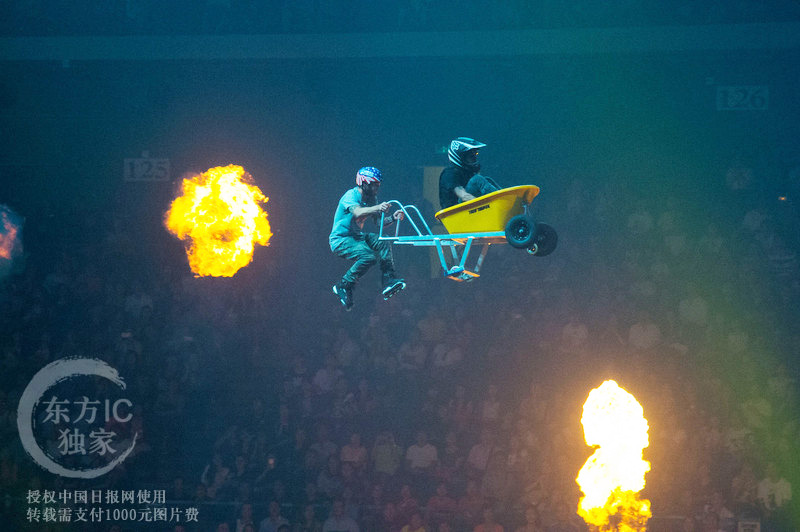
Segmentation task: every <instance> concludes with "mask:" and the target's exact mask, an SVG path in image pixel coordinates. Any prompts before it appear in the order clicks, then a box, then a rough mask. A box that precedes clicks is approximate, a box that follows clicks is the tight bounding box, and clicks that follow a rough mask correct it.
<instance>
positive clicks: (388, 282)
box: [382, 275, 406, 299]
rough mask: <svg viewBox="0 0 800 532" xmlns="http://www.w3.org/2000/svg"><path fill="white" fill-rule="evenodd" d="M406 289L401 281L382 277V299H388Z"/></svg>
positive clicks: (385, 276) (390, 276) (386, 276)
mask: <svg viewBox="0 0 800 532" xmlns="http://www.w3.org/2000/svg"><path fill="white" fill-rule="evenodd" d="M405 287H406V282H405V281H404V280H403V279H397V278H395V277H394V276H392V275H384V276H383V292H382V293H383V299H389V298H390V297H392V296H393V295H395V294H396V293H397V292H399V291H400V290H402V289H403V288H405Z"/></svg>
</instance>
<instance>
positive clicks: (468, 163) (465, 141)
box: [447, 137, 486, 174]
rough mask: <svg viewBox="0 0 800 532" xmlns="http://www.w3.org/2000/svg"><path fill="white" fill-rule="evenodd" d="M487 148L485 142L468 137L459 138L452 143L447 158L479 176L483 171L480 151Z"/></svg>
mask: <svg viewBox="0 0 800 532" xmlns="http://www.w3.org/2000/svg"><path fill="white" fill-rule="evenodd" d="M484 146H486V144H484V143H483V142H478V141H477V140H475V139H471V138H468V137H458V138H457V139H455V140H453V141H452V142H450V147H449V148H448V149H447V158H448V159H450V162H451V163H453V164H454V165H456V166H458V167H459V168H463V169H464V170H469V171H470V172H472V173H473V174H477V173H478V172H480V170H481V165H480V164H479V163H478V150H479V149H480V148H483V147H484Z"/></svg>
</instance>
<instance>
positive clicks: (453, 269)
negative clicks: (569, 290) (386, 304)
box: [378, 200, 507, 281]
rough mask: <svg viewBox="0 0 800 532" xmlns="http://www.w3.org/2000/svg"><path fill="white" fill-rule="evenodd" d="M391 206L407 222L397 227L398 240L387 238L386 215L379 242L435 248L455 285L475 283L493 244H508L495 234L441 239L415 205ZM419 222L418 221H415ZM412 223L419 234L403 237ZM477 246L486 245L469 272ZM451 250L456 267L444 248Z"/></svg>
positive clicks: (395, 236)
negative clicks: (469, 260) (402, 228)
mask: <svg viewBox="0 0 800 532" xmlns="http://www.w3.org/2000/svg"><path fill="white" fill-rule="evenodd" d="M388 203H390V204H392V205H396V206H397V208H398V210H400V211H402V212H403V220H400V221H398V222H397V223H396V224H395V231H394V236H387V235H384V234H383V228H384V225H383V223H384V219H385V217H386V213H381V219H380V223H379V226H380V229H379V232H378V239H379V240H384V241H386V242H389V243H391V244H405V245H411V246H434V247H436V251H437V253H438V255H439V262H440V264H441V266H442V270H443V271H444V275H445V277H448V278H450V279H453V280H454V281H471V280H473V279H475V278H477V277H479V276H480V269H481V266H482V265H483V260H484V259H485V258H486V253H487V252H488V251H489V246H490V245H492V244H505V243H506V242H507V240H506V235H505V232H504V231H491V232H485V233H456V234H443V235H437V234H434V233H433V231H431V228H430V226H429V225H428V223H427V222H426V221H425V218H423V217H422V213H421V212H420V211H419V209H418V208H417V207H416V206H414V205H403V204H402V203H400V202H399V201H397V200H390V201H389V202H388ZM415 218H416V220H415ZM406 220H407V221H408V223H409V225H410V226H411V228H412V229H413V232H414V233H416V234H411V235H401V234H400V225H401V224H402V222H403V221H406ZM473 244H479V245H481V244H482V245H483V247H482V248H481V252H480V255H479V256H478V259H477V261H476V262H475V266H474V267H473V268H472V270H467V267H466V265H467V257H468V256H469V253H470V250H471V249H472V245H473ZM445 247H448V248H450V253H451V255H452V260H453V266H449V265H448V261H447V259H446V257H445V253H444V248H445Z"/></svg>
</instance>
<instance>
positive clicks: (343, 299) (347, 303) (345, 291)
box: [333, 283, 353, 310]
mask: <svg viewBox="0 0 800 532" xmlns="http://www.w3.org/2000/svg"><path fill="white" fill-rule="evenodd" d="M333 293H334V294H336V295H337V296H339V302H340V303H341V304H342V306H343V307H344V309H345V310H350V309H351V308H353V289H352V288H351V287H349V286H345V285H344V284H342V283H337V284H335V285H333Z"/></svg>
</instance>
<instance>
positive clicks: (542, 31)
mask: <svg viewBox="0 0 800 532" xmlns="http://www.w3.org/2000/svg"><path fill="white" fill-rule="evenodd" d="M0 34H1V37H0V127H2V132H3V135H2V139H3V141H2V143H0V204H2V209H0V210H1V211H2V214H3V218H2V219H3V227H2V228H0V232H2V235H0V244H2V246H0V262H1V264H0V275H2V280H0V283H1V290H0V313H1V316H2V317H1V318H0V330H1V331H2V334H1V335H0V423H1V425H0V497H2V500H0V514H2V515H0V520H1V521H2V525H0V528H2V529H3V530H8V531H17V530H20V531H22V530H35V531H39V530H42V531H61V530H64V531H73V530H75V531H83V530H89V531H128V530H131V531H134V530H147V531H150V530H158V531H175V532H179V531H186V532H200V531H210V532H214V531H217V532H224V531H226V530H230V531H237V532H243V531H248V530H253V531H259V532H272V531H277V530H281V531H284V530H292V531H305V530H311V531H319V530H325V531H341V530H350V531H352V530H356V528H354V527H353V525H357V527H358V528H357V529H358V530H361V531H362V532H363V531H367V532H370V531H374V532H397V531H404V532H407V531H413V532H419V531H421V530H424V531H429V532H436V531H448V530H450V531H489V530H491V531H499V530H502V531H508V532H514V531H548V532H555V531H567V530H569V531H572V530H589V529H590V526H589V525H587V524H586V523H585V522H584V521H583V519H581V517H580V516H579V515H578V514H577V505H578V501H579V499H580V498H581V496H582V493H581V490H580V488H579V486H578V485H577V484H576V482H575V478H576V476H577V474H578V471H579V470H580V469H581V466H582V464H583V463H584V462H585V461H586V459H587V457H589V455H591V454H592V448H591V447H589V446H587V445H586V443H585V441H584V435H583V429H582V426H581V409H582V405H583V404H584V401H585V400H586V397H587V395H588V394H589V392H590V391H591V390H592V389H594V388H596V387H598V386H599V385H600V384H601V383H603V381H606V380H609V379H613V380H615V381H616V382H617V383H618V384H619V385H620V386H621V387H623V388H624V389H625V390H627V391H628V392H629V393H630V394H632V395H633V396H635V397H636V399H637V400H638V402H639V403H640V404H641V406H642V409H643V411H644V416H645V417H646V419H647V424H648V425H649V446H648V447H647V448H645V449H644V458H645V459H646V460H647V461H649V462H650V471H649V472H648V473H647V475H646V486H645V488H644V489H643V490H642V491H641V493H640V496H641V497H642V498H645V499H647V500H649V501H650V505H651V510H652V517H651V518H650V519H649V520H648V521H647V529H649V530H653V531H673V530H674V531H679V530H680V531H690V530H709V531H710V530H714V531H717V530H725V531H728V532H731V531H748V532H755V531H757V530H770V531H784V530H785V531H790V530H798V526H800V512H799V511H798V507H800V504H798V501H800V493H798V489H800V458H798V456H800V446H799V444H798V442H800V406H799V404H798V392H800V388H798V376H799V375H798V371H800V360H799V359H798V356H799V355H800V352H799V350H800V347H798V346H800V330H798V318H800V312H798V309H800V268H799V263H798V248H799V245H800V233H799V232H798V230H799V229H800V220H798V198H799V197H800V142H798V139H800V97H799V94H800V92H799V89H800V4H798V2H796V1H794V0H775V1H772V2H759V1H755V0H730V1H727V0H726V1H699V2H698V1H689V0H663V1H656V0H640V1H636V0H618V1H608V2H595V1H590V0H573V1H570V2H560V1H553V0H539V1H509V2H490V1H486V0H475V1H466V2H461V3H459V2H446V1H444V0H419V1H416V0H400V1H397V2H388V1H383V0H380V1H374V2H364V1H358V2H355V1H343V0H336V1H325V0H316V1H315V0H302V1H301V0H296V1H277V0H275V1H253V0H251V1H246V0H208V1H205V2H202V1H198V2H192V1H188V0H170V1H165V2H157V1H153V0H127V1H108V2H91V1H86V0H79V1H73V2H57V1H28V2H23V1H10V2H2V3H1V4H0ZM459 136H467V137H472V138H475V139H479V140H480V141H482V142H485V143H486V144H487V146H486V147H485V148H483V149H482V150H481V155H480V157H481V163H482V166H483V170H482V173H483V174H485V175H488V176H491V177H493V178H494V179H496V180H497V181H499V182H500V183H501V184H502V185H503V186H512V185H519V184H535V185H538V186H539V187H541V192H540V194H539V196H538V197H537V198H536V200H535V201H534V207H535V213H536V217H537V219H541V220H544V221H547V223H549V224H551V225H552V226H553V227H555V228H556V230H557V231H558V235H559V245H558V249H556V251H555V252H553V253H552V254H551V255H549V256H547V257H532V256H530V255H528V254H527V253H525V252H524V251H522V252H521V251H520V250H517V249H513V248H512V247H511V246H503V245H500V246H492V247H491V250H490V251H489V253H488V255H487V257H486V261H485V264H484V266H483V268H482V270H481V276H480V278H479V279H476V280H475V281H473V282H469V283H458V282H453V281H452V280H449V279H447V278H445V277H444V276H443V275H442V271H441V269H440V268H439V267H438V265H437V258H436V256H435V254H432V253H431V248H417V247H413V246H395V249H394V258H395V262H396V266H397V271H398V273H399V274H401V275H402V276H403V277H404V278H405V280H406V282H407V284H408V286H407V288H406V289H405V290H404V291H403V292H402V293H400V294H398V295H397V296H395V297H393V298H392V299H390V300H388V301H384V300H383V298H381V297H380V278H379V274H378V272H376V271H370V272H369V273H368V274H367V275H366V276H365V277H364V278H363V279H361V281H360V282H359V283H358V285H357V287H356V289H355V291H354V299H355V305H354V308H353V310H352V312H345V311H344V309H343V308H342V306H341V305H340V303H339V301H338V299H337V297H336V296H335V295H334V294H333V293H332V292H331V286H332V285H333V284H334V283H336V282H337V281H338V280H339V279H340V277H341V275H342V273H343V272H344V271H345V270H346V268H347V267H348V264H349V263H348V262H347V261H345V260H342V259H341V258H339V257H337V256H335V255H334V254H332V253H331V251H330V249H329V247H328V234H329V232H330V230H331V224H332V220H333V213H334V209H335V207H336V204H337V201H338V200H339V198H340V197H341V195H342V194H343V193H344V192H345V191H346V190H347V189H349V188H352V187H353V186H355V183H354V179H355V174H356V171H357V170H358V169H359V168H360V167H362V166H375V167H378V168H379V169H380V170H381V171H382V173H383V184H382V187H381V190H380V198H381V199H383V200H389V199H396V200H399V201H401V202H402V203H404V204H413V205H417V206H419V207H420V209H421V211H422V213H423V215H424V216H425V217H426V219H427V220H428V221H429V223H433V221H434V219H433V213H434V212H435V211H436V210H437V209H438V208H439V207H438V195H437V189H436V186H437V183H438V181H437V178H438V175H439V171H440V169H441V168H440V167H443V166H445V165H447V164H448V162H447V154H446V149H447V146H448V144H449V142H450V140H451V139H454V138H456V137H459ZM228 164H236V165H241V166H242V167H243V168H244V169H245V170H246V171H247V172H249V173H250V174H251V175H252V179H253V182H254V184H255V185H257V186H258V187H259V188H260V190H261V191H263V193H264V195H266V196H267V197H269V201H268V202H267V203H266V204H265V209H266V211H267V213H268V218H269V223H270V226H271V229H272V233H273V235H272V237H271V239H270V241H269V245H268V246H257V247H256V249H255V252H254V256H253V260H252V262H251V263H250V264H249V265H248V266H246V267H244V268H242V269H241V270H240V271H238V273H236V274H235V275H234V276H232V277H195V276H194V275H193V274H192V272H191V271H190V269H189V266H188V264H187V260H186V255H185V250H184V245H183V243H181V242H180V241H179V240H178V239H176V238H175V237H174V236H173V235H171V234H170V233H169V232H168V231H167V230H166V229H165V227H164V215H165V213H166V212H167V210H168V209H169V207H170V203H171V202H172V200H173V199H174V198H175V197H176V195H177V194H178V193H179V186H180V183H181V180H182V179H183V178H184V177H186V176H189V175H192V174H198V173H200V172H204V171H206V170H207V169H209V168H212V167H216V166H224V165H228ZM437 230H440V229H437ZM373 270H377V268H374V269H373ZM67 357H78V358H91V359H97V360H100V361H103V362H105V363H106V364H108V365H109V366H111V367H113V368H114V369H116V370H117V371H118V372H119V375H120V377H121V378H122V379H124V381H125V385H126V387H125V388H124V389H121V388H119V387H116V386H113V385H111V384H109V382H108V381H104V380H102V379H100V378H99V377H96V376H94V377H93V376H84V377H82V378H70V379H67V380H66V381H64V382H61V383H60V384H55V385H54V386H53V387H51V388H50V389H48V390H47V391H46V393H44V394H43V395H42V397H41V402H40V403H39V410H38V413H37V411H34V419H36V418H37V417H38V420H39V423H38V424H37V425H36V426H35V427H34V428H37V427H38V428H39V429H42V428H45V429H47V430H45V431H44V433H43V431H41V430H40V431H39V432H38V433H37V438H38V439H37V440H36V442H34V445H35V446H38V447H40V448H42V449H45V450H47V453H48V456H51V457H54V458H58V459H59V460H61V463H62V464H64V465H65V467H67V468H69V469H71V470H85V469H87V468H89V467H94V466H96V465H97V464H98V463H100V462H102V461H104V460H105V462H102V463H106V462H107V461H108V460H107V459H106V456H104V455H102V453H101V452H99V451H101V450H106V449H105V448H102V447H97V446H96V447H94V448H93V449H92V448H89V447H88V439H87V448H86V449H82V448H81V447H80V446H79V445H78V443H80V442H82V440H79V439H78V437H79V436H80V434H79V432H78V431H79V429H81V430H82V429H83V426H84V425H83V423H84V422H86V421H87V419H86V418H87V417H88V414H89V413H90V412H87V410H86V407H87V405H89V404H95V403H92V402H91V401H100V403H97V404H99V405H101V407H98V408H97V418H98V419H97V420H96V421H95V425H93V426H94V427H95V428H94V432H93V434H95V435H96V434H100V432H101V431H105V432H103V434H113V435H114V437H115V439H114V440H113V443H112V444H111V448H112V449H115V450H116V452H117V453H119V452H120V450H121V449H123V448H125V447H127V446H128V444H129V442H131V441H134V435H136V438H135V450H134V451H133V452H132V453H131V454H130V455H129V456H128V457H127V458H126V459H125V461H124V462H122V463H120V464H119V465H118V466H117V467H115V468H113V469H112V470H111V471H110V472H108V473H106V474H103V475H101V476H97V477H95V478H74V477H70V476H68V475H67V476H64V475H59V474H54V473H52V472H51V471H49V470H48V469H47V468H46V467H43V466H42V465H41V464H40V463H37V461H36V460H34V459H33V458H32V456H31V455H30V453H29V452H28V451H27V448H24V444H23V441H24V439H25V438H23V437H22V435H21V433H20V432H19V428H20V427H21V426H22V424H24V423H27V422H30V421H31V419H27V420H23V419H22V418H23V417H25V416H18V408H19V405H20V404H21V399H22V398H23V397H24V392H25V391H26V390H30V388H31V386H30V385H29V383H31V382H32V379H34V375H36V374H37V373H38V372H39V371H40V370H42V369H43V368H45V367H46V366H48V365H49V364H51V363H53V362H55V361H57V360H60V359H64V358H67ZM87 390H90V391H87ZM84 398H86V399H84ZM58 401H69V403H58ZM120 401H121V402H120ZM126 401H127V402H126ZM59 404H61V405H62V406H69V405H71V410H69V416H70V419H69V420H68V419H67V417H66V416H67V414H66V412H64V411H61V410H59V408H61V407H59ZM110 404H113V405H117V406H120V410H119V411H118V412H117V413H118V414H124V415H110V416H109V415H108V413H109V411H112V414H113V409H112V410H109V408H108V405H110ZM79 405H83V406H82V407H80V406H79ZM103 405H105V406H103ZM82 408H83V411H82ZM92 412H93V411H92ZM103 414H105V417H103ZM28 417H30V416H28ZM80 418H84V419H83V420H79V419H80ZM100 418H102V419H100ZM59 421H60V422H61V423H60V424H59ZM97 422H100V424H99V425H97ZM87 425H88V424H87ZM73 436H74V437H73ZM87 438H88V436H87ZM96 441H99V440H96ZM81 451H84V452H81ZM92 451H94V452H92ZM108 453H109V455H113V453H112V451H110V450H109V451H108ZM434 453H435V459H434V456H433V455H434ZM114 456H116V455H114ZM93 464H94V465H93ZM348 517H349V519H348ZM249 521H252V527H250V526H247V523H248V522H249ZM281 523H288V527H283V528H279V525H280V524H281ZM323 527H324V528H323ZM601 528H603V529H607V530H612V529H624V527H622V526H619V523H617V524H615V523H614V522H613V520H612V522H611V523H610V524H608V525H607V526H606V527H601ZM591 529H593V530H596V529H597V527H593V528H591Z"/></svg>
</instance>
